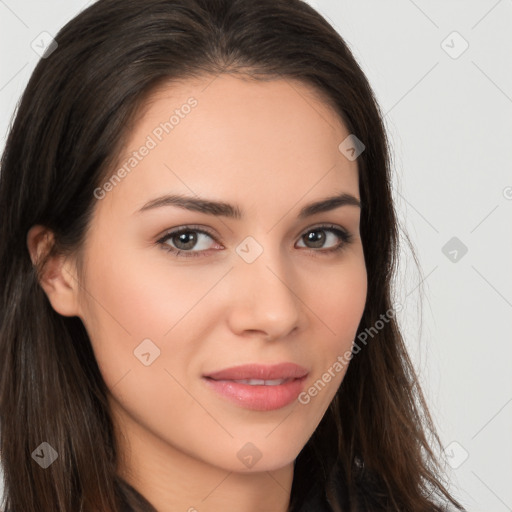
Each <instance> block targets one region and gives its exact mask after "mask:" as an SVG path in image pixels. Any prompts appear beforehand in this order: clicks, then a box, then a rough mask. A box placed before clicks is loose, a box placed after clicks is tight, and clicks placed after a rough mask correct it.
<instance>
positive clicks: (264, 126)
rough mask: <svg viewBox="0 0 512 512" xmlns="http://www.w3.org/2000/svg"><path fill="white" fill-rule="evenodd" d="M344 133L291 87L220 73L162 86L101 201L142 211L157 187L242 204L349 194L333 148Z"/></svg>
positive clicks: (349, 171) (314, 97) (316, 103)
mask: <svg viewBox="0 0 512 512" xmlns="http://www.w3.org/2000/svg"><path fill="white" fill-rule="evenodd" d="M348 135H349V132H348V131H347V129H346V127H345V126H344V124H343V122H342V120H341V118H340V116H339V115H338V113H337V112H336V111H335V110H334V108H332V106H331V105H330V104H329V103H328V102H326V101H325V100H324V99H323V97H322V95H321V93H319V92H318V91H317V90H316V89H315V88H313V87H311V86H308V85H305V84H303V83H301V82H298V81H294V80H289V79H277V80H266V81H261V80H260V81H256V80H254V79H247V78H246V79H241V78H240V77H236V76H232V75H220V76H208V77H203V78H196V79H193V80H184V81H180V82H174V83H168V84H166V85H164V86H160V87H159V89H158V90H156V91H154V92H153V93H152V94H151V95H150V96H149V97H148V98H147V100H146V101H145V102H144V104H143V105H142V108H141V109H140V111H139V113H138V115H137V118H136V120H135V123H134V126H133V128H132V130H131V132H130V133H129V134H128V137H127V139H126V140H127V141H128V142H127V144H126V145H125V148H124V149H123V151H122V152H121V154H120V157H119V159H118V161H117V165H116V167H115V168H114V169H113V170H112V172H113V173H115V172H116V170H118V169H120V168H122V167H124V168H125V171H126V172H124V173H122V174H123V175H124V177H123V179H122V180H121V182H119V183H118V184H116V186H115V187H114V188H115V190H113V191H112V192H111V193H109V195H108V196H109V197H108V199H109V200H115V198H121V197H122V198H123V202H124V203H126V202H127V201H128V202H130V203H132V205H131V206H132V207H133V202H134V201H135V202H138V205H139V206H140V203H141V201H142V200H143V199H146V200H147V199H148V198H149V196H151V195H152V194H153V195H154V192H155V191H156V190H157V189H158V191H159V192H163V191H165V192H168V191H171V190H172V191H175V192H176V191H177V192H183V193H187V194H188V195H190V193H195V194H198V195H202V196H208V197H213V196H218V197H222V198H223V199H224V198H225V196H226V193H228V194H233V193H235V194H236V195H237V196H238V198H239V199H240V200H243V198H241V196H242V195H244V194H245V199H249V200H251V198H255V197H260V198H261V197H262V195H263V196H265V195H267V196H269V197H270V200H273V199H272V194H277V195H281V196H282V195H283V194H286V195H287V196H289V197H290V198H291V199H293V198H295V200H296V201H298V200H299V199H300V197H301V196H304V195H305V194H307V193H308V192H311V193H312V194H313V196H314V197H316V196H319V195H325V194H323V193H325V192H334V190H333V188H336V191H339V190H343V189H344V190H345V191H346V192H351V193H353V194H355V195H357V193H358V176H357V162H356V161H349V160H348V159H347V158H345V156H344V155H343V154H342V153H341V152H340V150H339V149H338V146H339V145H340V143H341V142H342V141H343V140H344V139H345V138H346V137H347V136H348ZM134 153H138V154H137V156H134ZM142 153H144V155H143V156H141V154H142ZM315 188H316V189H318V192H316V193H315V192H314V191H313V189H315ZM320 189H321V190H320ZM251 192H252V194H251ZM269 194H270V195H269ZM142 196H144V198H142ZM313 196H311V197H313Z"/></svg>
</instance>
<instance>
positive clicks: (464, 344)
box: [0, 0, 512, 512]
mask: <svg viewBox="0 0 512 512" xmlns="http://www.w3.org/2000/svg"><path fill="white" fill-rule="evenodd" d="M309 3H311V5H313V6H314V7H316V8H317V9H318V10H319V11H320V12H322V13H323V14H324V15H325V16H327V17H328V18H329V19H330V21H331V23H332V24H333V25H334V26H335V27H336V29H337V30H338V32H339V33H340V34H341V35H342V37H343V38H344V39H345V41H346V42H347V43H348V44H349V46H350V47H351V49H352V51H353V52H354V54H355V56H356V58H357V59H358V61H359V63H360V64H361V66H362V68H363V70H364V72H365V73H366V75H367V76H368V78H369V81H370V83H371V84H372V86H373V88H374V91H375V93H376V96H377V98H378V101H379V103H380V105H381V107H382V111H383V113H384V114H385V120H386V124H387V128H388V131H389V134H390V138H391V141H392V145H393V147H392V150H393V155H394V172H395V178H394V191H395V199H396V202H397V207H398V211H399V216H400V220H401V223H402V225H403V229H404V230H405V231H406V232H407V233H408V234H409V236H410V237H411V239H412V242H413V244H414V247H415V250H416V253H417V255H418V257H419V260H420V265H421V273H419V272H418V271H417V270H416V269H415V266H414V262H413V260H412V259H411V254H410V251H409V250H408V248H407V246H404V249H403V253H402V260H401V264H400V277H399V279H398V280H397V299H398V300H399V302H400V303H401V304H402V305H403V307H404V309H403V311H402V312H401V313H400V314H399V319H400V321H401V322H402V325H403V328H404V334H405V338H406V342H407V345H408V347H409V349H410V352H411V355H412V357H413V360H414V362H415V364H416V367H417V369H418V372H419V374H420V378H421V382H422V383H423V386H424V391H425V394H426V396H427V399H428V401H429V404H430V406H431V412H432V414H433V416H434V420H435V422H436V424H437V426H438V428H439V432H440V434H441V437H442V440H443V445H444V446H445V448H446V450H445V452H446V455H447V458H446V460H447V464H448V466H447V467H448V470H449V475H450V476H451V478H452V482H453V484H452V489H453V490H454V491H455V493H456V494H457V495H458V496H459V497H460V499H461V500H462V502H463V503H464V505H465V506H466V507H467V508H468V510H471V511H481V512H490V511H492V512H505V511H507V510H508V511H512V488H511V486H510V482H511V481H512V480H511V479H512V435H511V434H512V379H511V375H512V372H511V363H510V361H511V359H512V344H511V336H510V330H511V327H512V325H511V318H512V272H511V271H510V264H511V262H512V236H511V234H512V229H511V227H512V226H511V225H512V222H511V219H512V138H511V136H512V69H511V63H512V58H511V57H512V30H511V29H512V0H499V1H496V0H485V1H483V0H482V1H472V2H469V1H464V2H463V1H449V2H447V1H440V0H437V1H427V0H416V1H413V0H393V1H391V0H390V1H382V0H373V1H369V0H365V1H358V2H356V1H351V2H346V1H343V2H342V1H340V0H337V1H335V0H318V1H316V2H313V1H311V2H309ZM86 5H88V2H85V1H84V2H81V1H77V0H66V1H64V0H61V1H57V0H46V1H45V2H37V1H27V0H23V1H22V0H0V34H1V35H0V37H1V54H0V59H1V68H0V69H1V75H0V136H1V137H2V138H1V140H0V148H3V146H4V141H5V135H6V131H7V129H8V125H9V122H10V119H11V115H12V113H13V110H14V108H15V105H16V102H17V101H18V99H19V97H20V94H21V93H22V91H23V89H24V87H25V85H26V83H27V81H28V78H29V76H30V73H31V72H32V70H33V68H34V66H35V64H36V62H37V60H38V58H39V57H38V55H37V54H36V53H35V52H34V51H33V50H32V48H31V43H32V42H33V41H34V40H36V41H37V40H38V37H39V35H40V34H41V32H43V31H46V32H49V33H50V34H52V35H55V34H56V33H57V32H58V30H59V29H60V28H61V27H62V25H63V24H64V23H65V22H67V21H68V20H69V19H70V18H72V17H73V16H74V15H75V14H77V13H78V12H79V11H80V10H82V9H83V8H84V7H85V6H86ZM454 31H456V32H457V33H458V34H459V35H457V34H455V35H453V34H452V33H453V32H454ZM464 40H465V41H466V42H467V44H469V46H468V48H467V50H466V51H464V52H463V53H462V54H460V55H458V54H459V53H460V51H461V50H462V49H463V48H464V45H465V43H464ZM443 41H444V42H443ZM450 54H451V55H450ZM453 237H457V239H458V240H459V241H460V242H456V244H459V248H457V247H456V246H454V247H451V246H448V248H447V249H446V250H445V252H446V253H447V255H445V254H444V253H443V251H442V248H443V247H444V246H445V244H447V242H448V241H449V240H450V239H452V238H453ZM460 243H463V244H464V245H465V246H466V247H467V249H468V252H467V253H466V254H464V255H462V252H461V251H460ZM454 249H455V250H456V251H457V254H455V253H454V252H453V250H454ZM450 252H451V254H450ZM454 258H456V260H455V261H452V260H453V259H454ZM420 283H421V284H420ZM421 295H423V296H424V300H423V302H420V297H421ZM34 448H35V447H34ZM91 456H94V454H91Z"/></svg>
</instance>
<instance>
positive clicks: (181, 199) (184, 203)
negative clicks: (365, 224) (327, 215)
mask: <svg viewBox="0 0 512 512" xmlns="http://www.w3.org/2000/svg"><path fill="white" fill-rule="evenodd" d="M164 206H177V207H178V208H183V209H185V210H190V211H194V212H200V213H205V214H206V215H215V216H220V217H227V218H231V219H236V220H240V219H242V218H243V214H242V210H241V209H240V208H239V207H238V205H236V204H235V205H233V204H229V203H225V202H222V201H213V200H209V199H202V198H199V197H192V196H183V195H178V194H167V195H164V196H160V197H157V198H155V199H152V200H151V201H149V202H147V203H146V204H145V205H144V206H143V207H142V208H140V209H139V210H137V211H136V212H135V213H137V214H138V213H142V212H145V211H147V210H152V209H155V208H161V207H164ZM341 206H356V207H358V208H361V201H360V200H359V199H357V198H356V197H355V196H353V195H351V194H346V193H341V194H339V195H336V196H331V197H327V198H325V199H322V200H320V201H315V202H313V203H309V204H307V205H306V206H304V207H303V208H302V209H301V210H300V212H299V215H298V218H299V219H304V218H306V217H310V216H312V215H315V214H317V213H323V212H327V211H330V210H334V209H336V208H340V207H341Z"/></svg>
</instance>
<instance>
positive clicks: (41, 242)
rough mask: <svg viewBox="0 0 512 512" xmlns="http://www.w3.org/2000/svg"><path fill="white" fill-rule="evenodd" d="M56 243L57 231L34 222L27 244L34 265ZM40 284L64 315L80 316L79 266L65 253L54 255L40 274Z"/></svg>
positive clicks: (55, 307) (55, 306)
mask: <svg viewBox="0 0 512 512" xmlns="http://www.w3.org/2000/svg"><path fill="white" fill-rule="evenodd" d="M53 244H54V235H53V232H52V231H51V230H49V229H48V228H46V227H44V226H40V225H36V226H32V227H31V228H30V229H29V231H28V234H27V248H28V251H29V254H30V259H31V260H32V263H33V264H34V265H36V264H37V262H38V261H40V260H41V258H43V257H44V256H45V255H46V254H49V253H50V250H51V248H52V246H53ZM39 284H40V285H41V287H42V288H43V290H44V292H45V293H46V295H47V297H48V300H49V301H50V303H51V305H52V307H53V309H54V310H55V311H56V312H57V313H60V314H61V315H63V316H78V315H79V312H80V309H79V302H78V292H79V283H78V278H77V276H76V268H75V266H74V264H73V263H72V262H71V261H70V259H69V257H67V256H65V255H62V254H61V255H58V254H57V255H53V256H51V257H50V258H49V259H48V261H47V263H46V265H45V267H44V269H43V270H42V275H41V276H40V277H39Z"/></svg>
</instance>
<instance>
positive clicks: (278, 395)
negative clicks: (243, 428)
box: [203, 376, 307, 411]
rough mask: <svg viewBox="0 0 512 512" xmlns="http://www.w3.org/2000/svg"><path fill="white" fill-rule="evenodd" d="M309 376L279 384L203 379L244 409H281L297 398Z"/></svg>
mask: <svg viewBox="0 0 512 512" xmlns="http://www.w3.org/2000/svg"><path fill="white" fill-rule="evenodd" d="M306 377H307V376H304V377H302V378H300V379H293V380H290V381H288V382H285V383H283V384H279V385H278V386H265V385H262V386H252V385H251V384H241V383H238V382H234V381H232V380H213V379H209V378H207V377H203V379H204V380H205V381H206V382H207V384H208V385H209V386H210V387H211V388H212V389H213V390H214V391H216V392H217V393H219V394H221V395H223V396H225V397H226V398H228V399H229V400H231V401H232V402H234V403H235V404H237V405H238V406H240V407H243V408H244V409H251V410H253V411H273V410H275V409H281V408H282V407H285V406H286V405H288V404H290V403H292V402H293V401H294V400H296V399H297V397H298V396H299V394H300V392H301V391H302V389H303V387H304V381H305V380H306Z"/></svg>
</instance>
